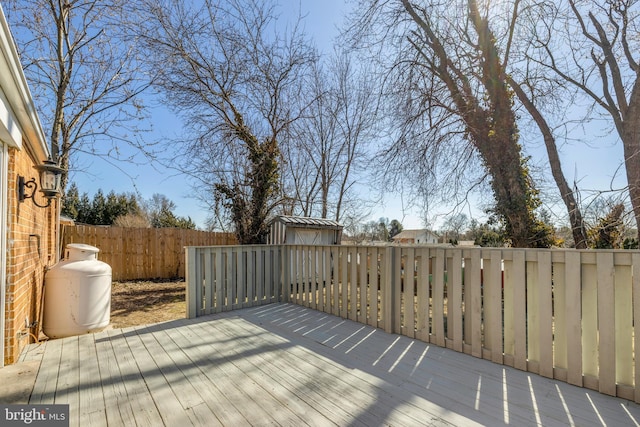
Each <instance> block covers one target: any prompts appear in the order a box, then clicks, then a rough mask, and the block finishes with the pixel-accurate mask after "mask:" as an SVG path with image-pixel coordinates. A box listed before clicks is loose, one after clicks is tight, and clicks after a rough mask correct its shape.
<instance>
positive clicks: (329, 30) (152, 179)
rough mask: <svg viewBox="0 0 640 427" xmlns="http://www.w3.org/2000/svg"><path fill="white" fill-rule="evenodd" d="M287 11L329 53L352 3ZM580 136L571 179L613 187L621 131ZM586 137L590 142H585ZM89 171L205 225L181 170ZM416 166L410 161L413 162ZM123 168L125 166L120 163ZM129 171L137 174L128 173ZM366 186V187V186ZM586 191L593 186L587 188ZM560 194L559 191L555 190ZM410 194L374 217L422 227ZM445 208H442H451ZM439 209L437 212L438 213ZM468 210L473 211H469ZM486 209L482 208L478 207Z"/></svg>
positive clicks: (162, 132) (540, 161) (171, 127)
mask: <svg viewBox="0 0 640 427" xmlns="http://www.w3.org/2000/svg"><path fill="white" fill-rule="evenodd" d="M281 3H282V9H281V10H282V11H283V14H286V13H289V14H291V17H292V19H294V18H295V17H296V16H297V13H298V11H299V8H301V9H302V14H303V15H306V18H305V28H306V31H307V33H308V34H309V35H310V36H311V37H312V38H313V39H314V40H315V42H316V44H317V46H318V47H319V49H320V50H321V51H324V52H325V53H328V52H330V50H331V42H332V40H333V39H334V37H336V36H337V33H338V31H337V27H338V26H340V25H341V24H342V22H343V16H344V14H345V13H346V11H347V7H348V6H347V5H346V4H345V2H344V1H343V0H322V1H319V0H300V1H286V0H285V1H282V2H281ZM151 122H152V126H153V128H154V134H153V135H154V136H157V138H160V139H161V138H171V137H173V136H175V135H178V134H179V132H180V128H181V124H180V121H179V120H178V118H176V117H175V116H174V115H173V114H172V113H171V112H169V111H168V110H167V109H165V108H163V107H161V106H156V107H155V108H154V109H153V110H152V117H151ZM574 136H577V138H578V139H580V142H575V141H574V142H571V143H562V141H560V150H561V157H562V162H563V167H564V170H565V175H566V178H567V180H569V181H570V182H573V181H574V180H575V181H576V182H578V186H579V187H580V188H581V189H586V190H595V191H606V190H607V189H609V188H610V184H611V181H612V179H613V177H614V173H616V168H617V167H618V165H619V164H620V163H621V159H622V148H621V144H620V143H619V142H618V139H617V136H616V135H615V134H607V133H606V132H604V131H603V129H602V126H600V125H599V124H597V123H595V124H593V125H591V126H590V127H589V129H588V130H586V132H585V133H584V134H582V132H581V131H576V132H575V133H574ZM522 137H523V139H522V142H523V144H524V146H525V150H526V152H527V153H528V154H530V155H532V163H533V165H534V167H540V168H542V170H543V174H544V175H545V176H547V177H548V183H547V184H546V185H547V187H548V188H549V192H550V193H552V194H553V192H554V191H555V192H556V193H557V190H555V187H554V184H553V182H552V180H551V178H550V174H549V173H548V172H545V171H544V169H545V168H546V169H548V167H547V166H546V162H545V160H544V159H545V158H546V153H545V151H544V146H543V144H542V139H541V138H539V137H528V135H526V131H525V129H522ZM584 141H588V142H590V144H585V143H584ZM78 160H79V164H80V166H82V167H83V168H84V170H85V172H78V173H75V174H73V175H72V176H71V180H72V181H74V182H76V184H77V185H78V187H79V189H80V191H81V192H87V193H89V194H90V195H93V194H94V193H95V192H96V191H97V190H98V189H102V190H103V192H105V193H108V192H109V191H111V190H114V191H115V192H116V193H121V192H129V191H133V190H134V182H135V189H136V190H137V192H138V193H139V194H140V195H141V196H142V197H144V198H146V199H148V198H150V197H151V196H152V195H153V194H154V193H160V194H163V195H165V196H167V197H168V198H169V199H171V200H172V201H173V202H174V203H175V204H176V205H177V208H176V210H175V213H176V214H177V215H180V216H189V217H191V218H192V219H193V220H194V221H195V222H196V224H197V225H198V226H199V227H203V226H204V222H205V219H206V217H207V215H208V213H207V211H206V210H205V208H203V207H201V206H200V205H199V204H198V201H197V200H196V199H195V197H193V196H192V192H193V191H192V188H191V181H190V180H189V179H188V178H186V177H184V176H182V175H180V174H178V173H177V172H176V171H173V170H168V169H165V168H161V167H160V166H153V165H147V166H138V165H135V166H134V165H132V164H129V163H118V164H117V167H116V166H113V165H110V164H109V163H107V162H106V161H105V160H103V159H100V158H95V157H91V156H85V157H81V158H79V159H78ZM408 167H410V165H409V166H408ZM118 168H120V169H121V170H120V169H118ZM122 171H125V172H126V173H127V174H129V175H130V176H131V177H129V176H127V175H126V174H124V173H123V172H122ZM624 181H625V179H624V169H619V170H618V171H617V180H616V181H615V183H614V187H616V186H617V187H618V188H619V187H621V186H622V183H623V182H624ZM365 191H366V190H365ZM584 194H585V196H586V195H588V194H589V193H588V192H585V193H584ZM554 195H555V194H554ZM407 197H408V196H407V195H406V194H397V193H396V194H390V195H388V196H386V197H385V200H384V201H383V202H382V203H379V204H378V205H377V207H376V208H375V209H374V210H373V211H372V214H371V216H370V218H369V219H370V220H377V219H378V218H380V217H387V218H389V219H390V220H391V219H398V220H400V221H401V222H402V224H403V225H404V227H405V228H422V220H421V216H420V212H419V209H418V208H417V207H413V208H409V207H407V206H408V205H410V203H409V200H407ZM554 210H556V211H557V212H558V214H559V215H563V214H564V207H563V206H562V205H556V206H555V207H554ZM447 211H448V209H446V208H443V209H442V210H441V213H444V212H447ZM437 212H438V211H436V210H434V211H433V212H430V214H431V215H433V214H435V213H437ZM467 213H469V212H468V211H467ZM472 214H474V215H480V213H479V211H478V210H475V211H473V212H472ZM440 225H441V221H440V222H438V223H436V224H435V227H434V228H435V229H438V227H439V226H440Z"/></svg>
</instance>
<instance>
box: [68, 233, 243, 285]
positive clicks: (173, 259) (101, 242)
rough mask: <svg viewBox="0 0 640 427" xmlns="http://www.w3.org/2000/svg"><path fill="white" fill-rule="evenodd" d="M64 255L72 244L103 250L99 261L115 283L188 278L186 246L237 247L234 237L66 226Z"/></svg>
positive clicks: (230, 235) (226, 234)
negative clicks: (109, 270)
mask: <svg viewBox="0 0 640 427" xmlns="http://www.w3.org/2000/svg"><path fill="white" fill-rule="evenodd" d="M61 235H62V250H63V251H62V254H64V248H65V247H66V245H67V244H69V243H86V244H88V245H92V246H95V247H97V248H98V249H100V252H99V253H98V259H99V260H100V261H103V262H106V263H107V264H109V265H110V266H111V268H112V270H113V280H115V281H118V280H136V279H171V278H177V277H185V271H184V248H185V246H194V245H197V246H202V245H206V246H209V245H228V244H236V243H237V240H236V238H235V236H234V235H233V234H232V233H211V232H206V231H199V230H185V229H180V228H123V227H106V226H94V225H63V226H62V232H61Z"/></svg>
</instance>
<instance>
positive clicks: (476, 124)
mask: <svg viewBox="0 0 640 427" xmlns="http://www.w3.org/2000/svg"><path fill="white" fill-rule="evenodd" d="M366 3H367V5H368V6H369V7H368V9H367V11H366V12H365V13H364V14H363V15H362V17H361V19H360V21H359V24H360V25H359V26H358V27H357V28H358V29H360V30H363V29H370V28H374V29H379V28H384V29H385V30H383V31H387V32H386V33H385V34H383V36H384V37H383V38H384V39H388V38H389V36H390V35H397V36H399V37H396V38H395V39H394V40H395V41H396V42H397V44H396V45H395V46H393V49H394V51H395V52H399V54H398V56H397V57H396V59H395V61H394V62H393V63H392V64H391V65H392V68H391V71H392V77H391V78H388V79H387V83H388V84H387V88H388V90H390V92H391V93H392V95H393V99H395V102H394V108H395V110H396V118H397V120H398V121H399V127H398V128H399V129H400V131H399V136H398V137H397V138H396V141H397V142H396V143H395V144H394V145H393V147H391V149H390V150H389V151H388V152H387V157H388V158H391V159H394V158H396V156H397V158H401V159H403V161H404V160H406V156H403V154H404V153H405V152H410V153H414V158H415V159H417V160H418V161H417V163H418V164H419V163H422V164H423V165H426V166H427V167H426V169H427V170H429V169H430V170H431V171H428V172H427V174H428V173H432V171H433V168H432V167H433V166H435V165H436V163H437V162H438V161H440V162H441V163H442V162H444V164H445V166H446V168H447V171H446V172H445V175H448V176H449V177H450V178H452V181H453V182H454V183H455V184H454V185H451V186H448V188H449V189H450V190H451V191H454V192H455V191H456V190H460V188H459V187H457V185H460V184H461V179H460V178H462V180H464V179H465V178H467V177H468V175H469V169H470V168H469V165H470V164H471V163H473V162H476V161H478V160H479V161H480V162H481V163H482V165H483V167H484V170H485V171H486V175H487V176H488V178H489V180H490V185H491V188H492V191H493V195H494V198H495V207H494V208H493V210H494V212H495V213H496V214H497V215H498V216H499V217H500V219H501V220H502V221H503V222H504V225H505V229H506V233H507V235H508V236H509V237H510V239H511V243H512V245H514V246H518V247H531V246H546V245H548V244H549V243H550V232H549V231H550V230H548V229H547V227H545V226H544V224H542V222H541V221H539V220H538V219H537V218H536V216H535V209H536V208H537V207H538V206H539V204H540V201H539V199H538V196H537V190H536V189H535V188H534V186H533V182H532V179H531V177H530V175H529V172H528V169H527V166H526V160H525V158H524V157H523V155H522V152H521V147H520V145H519V141H518V138H519V135H518V126H517V120H516V114H515V112H514V109H513V104H512V102H513V99H512V94H511V91H510V89H509V86H508V84H507V82H506V68H507V61H506V58H508V55H505V57H504V58H502V57H501V54H500V49H501V48H505V47H504V46H498V40H503V37H498V36H496V34H495V33H494V32H493V30H492V28H490V26H489V22H488V20H487V19H486V18H483V17H486V16H487V15H488V13H489V12H488V11H487V10H484V11H481V10H480V8H479V6H478V3H477V2H476V1H474V0H469V1H468V2H467V1H465V2H462V1H460V2H439V1H436V0H433V1H429V2H426V3H420V4H417V2H411V1H409V0H401V1H399V2H382V3H380V2H373V1H370V2H366ZM391 3H394V4H395V5H396V6H395V7H394V6H393V5H392V4H391ZM483 5H484V6H486V4H484V3H483ZM394 31H395V33H394ZM389 33H392V34H389ZM502 35H503V34H500V36H502ZM504 40H507V42H508V38H504ZM365 41H366V39H365ZM389 50H390V48H389V47H386V46H383V48H382V49H381V53H383V54H388V53H389ZM441 166H442V165H441ZM405 167H406V166H405ZM423 179H424V178H423ZM462 191H463V192H464V191H466V190H462Z"/></svg>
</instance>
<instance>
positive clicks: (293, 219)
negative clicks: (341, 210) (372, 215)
mask: <svg viewBox="0 0 640 427" xmlns="http://www.w3.org/2000/svg"><path fill="white" fill-rule="evenodd" d="M276 221H279V222H281V223H283V224H285V225H287V226H295V227H304V228H328V229H333V230H342V228H343V226H342V225H341V224H340V223H339V222H337V221H333V220H330V219H325V218H311V217H303V216H289V215H280V216H278V217H276V218H274V219H273V221H272V222H271V223H274V222H276Z"/></svg>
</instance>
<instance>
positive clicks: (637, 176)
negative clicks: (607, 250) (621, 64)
mask: <svg viewBox="0 0 640 427" xmlns="http://www.w3.org/2000/svg"><path fill="white" fill-rule="evenodd" d="M625 113H626V114H625V117H624V122H623V123H622V132H621V134H620V138H621V139H622V146H623V149H624V162H625V166H626V170H627V182H628V184H629V197H630V198H631V206H632V207H633V214H634V216H635V219H636V228H637V237H638V241H639V242H640V80H636V83H635V86H634V88H633V92H632V93H631V97H630V103H629V106H628V107H627V110H626V112H625Z"/></svg>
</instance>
